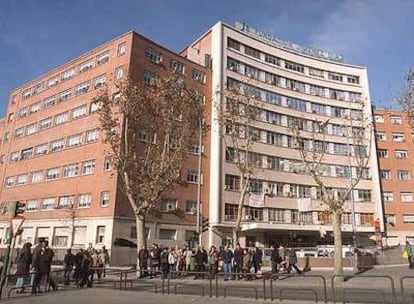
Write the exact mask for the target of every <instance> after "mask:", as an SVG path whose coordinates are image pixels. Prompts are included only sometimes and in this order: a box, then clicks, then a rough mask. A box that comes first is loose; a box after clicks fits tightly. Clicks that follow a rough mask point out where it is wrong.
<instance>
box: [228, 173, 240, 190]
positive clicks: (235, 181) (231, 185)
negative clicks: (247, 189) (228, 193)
mask: <svg viewBox="0 0 414 304" xmlns="http://www.w3.org/2000/svg"><path fill="white" fill-rule="evenodd" d="M225 188H226V190H236V191H238V190H240V177H238V176H234V175H228V174H226V177H225Z"/></svg>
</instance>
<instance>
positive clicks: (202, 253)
mask: <svg viewBox="0 0 414 304" xmlns="http://www.w3.org/2000/svg"><path fill="white" fill-rule="evenodd" d="M207 262H208V253H207V251H206V250H205V249H204V248H203V247H202V246H199V247H198V249H197V252H196V255H195V263H196V265H195V267H196V269H195V271H196V272H197V273H196V275H195V276H194V280H197V279H198V278H199V277H200V276H201V278H202V279H204V271H205V266H204V265H205V264H206V263H207Z"/></svg>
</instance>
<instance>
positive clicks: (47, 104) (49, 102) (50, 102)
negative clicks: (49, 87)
mask: <svg viewBox="0 0 414 304" xmlns="http://www.w3.org/2000/svg"><path fill="white" fill-rule="evenodd" d="M55 103H56V97H55V96H52V97H49V98H46V99H45V101H43V108H44V109H48V108H51V107H53V106H54V105H55Z"/></svg>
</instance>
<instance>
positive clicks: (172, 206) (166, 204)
mask: <svg viewBox="0 0 414 304" xmlns="http://www.w3.org/2000/svg"><path fill="white" fill-rule="evenodd" d="M176 209H177V200H175V199H162V200H161V202H160V210H161V211H174V210H176Z"/></svg>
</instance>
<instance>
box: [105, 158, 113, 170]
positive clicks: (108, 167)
mask: <svg viewBox="0 0 414 304" xmlns="http://www.w3.org/2000/svg"><path fill="white" fill-rule="evenodd" d="M111 170H112V157H111V156H105V159H104V171H111Z"/></svg>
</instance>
